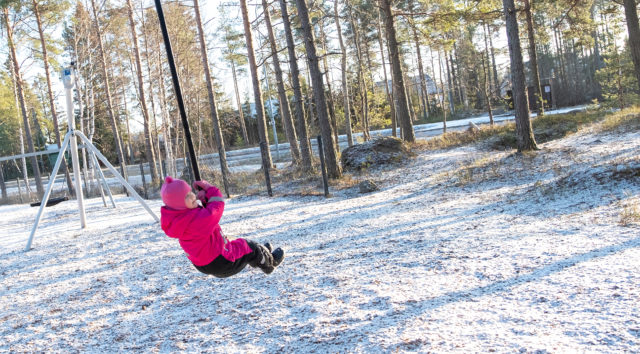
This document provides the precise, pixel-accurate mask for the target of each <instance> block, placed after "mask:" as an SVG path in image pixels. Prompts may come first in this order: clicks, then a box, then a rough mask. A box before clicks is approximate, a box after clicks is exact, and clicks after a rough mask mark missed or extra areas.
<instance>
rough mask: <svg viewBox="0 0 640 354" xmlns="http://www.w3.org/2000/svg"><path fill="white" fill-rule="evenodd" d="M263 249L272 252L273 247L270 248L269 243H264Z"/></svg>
mask: <svg viewBox="0 0 640 354" xmlns="http://www.w3.org/2000/svg"><path fill="white" fill-rule="evenodd" d="M264 247H266V248H267V249H268V250H269V252H273V246H271V242H267V243H265V244H264Z"/></svg>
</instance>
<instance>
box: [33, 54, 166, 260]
mask: <svg viewBox="0 0 640 354" xmlns="http://www.w3.org/2000/svg"><path fill="white" fill-rule="evenodd" d="M62 82H63V84H64V88H65V94H66V104H67V122H68V127H69V130H68V131H67V134H65V136H64V141H63V142H62V145H61V146H60V150H59V154H58V158H57V159H56V164H55V166H54V167H53V171H52V172H51V175H52V176H54V177H53V178H51V179H50V180H49V183H48V184H47V189H46V191H45V193H44V196H43V198H42V201H41V202H40V203H41V204H40V209H39V210H38V214H37V216H36V220H35V223H34V224H33V228H32V229H31V234H30V235H29V240H28V241H27V247H26V248H25V251H29V250H30V249H31V244H32V242H33V238H34V236H35V233H36V231H37V229H38V225H39V224H40V220H41V219H42V216H43V215H44V211H45V207H46V204H47V201H48V200H49V197H50V196H51V190H52V189H53V185H54V183H55V176H56V175H57V174H58V170H59V169H60V165H61V164H62V161H64V160H65V158H64V153H65V151H66V150H67V149H69V150H70V152H71V163H72V166H73V179H74V188H75V190H76V200H77V201H78V210H79V212H80V227H81V228H83V229H84V228H85V227H86V226H87V221H86V213H85V208H84V197H83V191H82V183H81V180H80V163H79V159H78V143H77V140H76V137H78V138H80V139H81V140H82V142H83V143H84V147H85V148H86V149H88V150H89V152H90V155H91V158H92V160H93V163H94V165H96V166H97V167H98V171H99V172H98V173H99V174H100V177H101V179H102V183H103V185H104V187H106V188H107V191H109V192H108V193H109V197H110V198H111V203H112V204H113V206H114V207H115V202H114V201H113V196H112V195H111V191H110V189H109V186H108V184H107V181H106V179H105V178H104V175H103V174H102V170H101V169H100V166H99V165H98V162H97V160H96V157H97V158H98V159H100V161H102V163H103V164H104V165H105V166H107V168H108V169H109V171H111V173H112V174H113V175H114V176H115V177H116V178H117V179H118V181H119V182H120V183H121V184H122V185H123V186H124V187H125V188H126V189H127V191H129V193H131V195H132V196H133V197H134V198H135V199H136V200H138V202H139V203H140V204H141V205H142V206H143V207H144V209H145V210H146V211H147V212H148V213H149V214H150V215H151V216H152V217H153V219H154V220H155V221H156V222H160V219H159V218H158V215H156V213H154V212H153V210H151V208H149V205H147V203H146V202H145V201H144V199H142V197H140V195H139V194H138V193H137V192H136V191H135V189H134V188H133V187H132V186H131V185H130V184H129V183H128V182H127V181H126V180H125V179H124V178H123V177H122V176H121V175H120V174H119V173H118V171H117V170H116V169H115V167H113V165H111V163H109V160H107V158H106V157H105V156H104V155H103V154H102V153H101V152H100V150H98V149H97V148H96V147H95V145H93V143H91V141H90V140H89V139H88V138H87V137H86V136H85V135H84V134H82V132H81V131H79V130H76V129H75V120H74V117H73V107H74V106H73V87H74V85H75V74H74V67H73V65H71V66H70V67H67V68H64V69H63V70H62ZM101 195H102V201H103V203H104V204H105V206H106V202H105V200H104V193H103V192H102V189H101Z"/></svg>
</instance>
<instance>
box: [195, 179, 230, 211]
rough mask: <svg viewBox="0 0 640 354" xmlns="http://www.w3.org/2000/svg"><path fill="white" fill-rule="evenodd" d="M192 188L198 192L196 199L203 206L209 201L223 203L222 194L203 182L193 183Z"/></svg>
mask: <svg viewBox="0 0 640 354" xmlns="http://www.w3.org/2000/svg"><path fill="white" fill-rule="evenodd" d="M193 188H194V189H196V190H197V191H198V195H197V198H198V199H199V200H200V201H201V202H202V204H203V205H205V204H206V203H208V202H211V201H224V198H223V197H222V193H221V192H220V190H219V189H218V187H216V186H214V185H212V184H211V183H209V182H207V181H205V180H200V181H195V182H193ZM202 192H204V193H202ZM201 198H202V199H201Z"/></svg>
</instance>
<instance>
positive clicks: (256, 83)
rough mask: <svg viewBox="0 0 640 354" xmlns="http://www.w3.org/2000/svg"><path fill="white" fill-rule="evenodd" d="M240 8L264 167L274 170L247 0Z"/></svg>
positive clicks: (244, 0)
mask: <svg viewBox="0 0 640 354" xmlns="http://www.w3.org/2000/svg"><path fill="white" fill-rule="evenodd" d="M240 8H241V10H242V20H243V23H244V37H245V40H246V42H247V53H248V59H249V69H250V70H251V81H252V82H253V96H254V99H255V107H256V116H257V123H258V134H259V135H260V143H261V144H262V145H261V149H260V151H261V154H262V165H263V166H266V168H272V167H273V162H272V160H271V150H270V149H269V135H268V134H267V121H266V120H265V115H264V102H263V100H262V88H261V87H260V79H259V76H258V65H257V64H256V55H255V52H254V50H253V34H252V32H251V26H250V24H249V13H248V11H247V0H240Z"/></svg>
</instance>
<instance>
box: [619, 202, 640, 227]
mask: <svg viewBox="0 0 640 354" xmlns="http://www.w3.org/2000/svg"><path fill="white" fill-rule="evenodd" d="M637 224H640V207H639V206H638V203H637V202H627V203H625V204H624V205H623V207H622V211H621V212H620V225H622V226H631V225H637Z"/></svg>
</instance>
